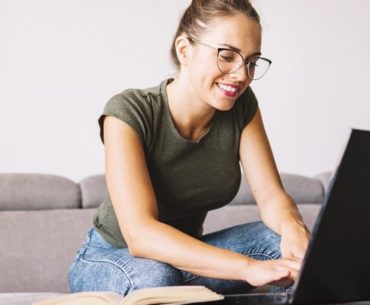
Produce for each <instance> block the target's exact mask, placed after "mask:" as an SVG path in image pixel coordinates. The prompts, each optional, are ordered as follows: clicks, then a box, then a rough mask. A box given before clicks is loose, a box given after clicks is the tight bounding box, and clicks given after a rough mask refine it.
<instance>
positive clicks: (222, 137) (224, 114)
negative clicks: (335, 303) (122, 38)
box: [69, 0, 309, 295]
mask: <svg viewBox="0 0 370 305" xmlns="http://www.w3.org/2000/svg"><path fill="white" fill-rule="evenodd" d="M171 54H172V58H173V61H174V63H175V64H176V66H177V68H178V69H177V70H178V73H177V75H176V77H174V78H173V79H168V80H164V81H163V82H162V83H161V84H160V85H159V86H157V87H154V88H149V89H145V90H138V89H131V90H126V91H124V92H123V93H121V94H118V95H116V96H114V97H113V98H112V99H110V101H109V102H108V103H107V105H106V107H105V110H104V113H103V115H102V116H101V117H100V119H99V123H100V127H101V137H102V140H103V142H104V144H105V154H106V179H107V186H108V193H109V194H108V195H107V197H106V199H105V201H104V203H103V204H102V206H101V207H100V208H99V210H98V212H97V214H96V217H95V219H94V224H95V226H94V228H93V229H91V230H90V231H89V233H88V235H87V239H86V241H85V243H84V245H83V246H82V248H81V250H80V251H79V253H78V255H77V257H76V259H75V261H74V263H73V265H72V267H71V269H70V273H69V284H70V288H71V290H72V291H74V292H75V291H86V290H98V291H99V290H101V291H102V290H111V291H116V292H118V293H120V294H122V295H126V294H127V293H129V292H131V291H133V290H135V289H139V288H144V287H155V286H165V285H184V284H186V285H205V286H207V287H209V288H211V289H212V290H214V291H217V292H219V293H238V292H246V291H250V290H252V288H254V287H256V286H262V285H266V284H272V285H280V286H284V285H287V284H289V283H291V282H292V281H294V279H295V278H296V276H297V271H298V270H299V268H300V264H301V260H302V258H303V255H304V252H305V249H306V247H307V243H308V239H309V232H308V230H307V228H306V226H305V225H304V223H303V221H302V217H301V215H300V214H299V212H298V209H297V207H296V205H295V203H294V202H293V201H292V199H291V198H290V197H289V195H288V194H287V193H286V192H285V191H284V190H283V187H282V184H281V181H280V178H279V175H278V172H277V169H276V166H275V163H274V159H273V156H272V152H271V149H270V146H269V143H268V139H267V137H266V134H265V131H264V127H263V123H262V119H261V114H260V111H259V109H258V105H257V101H256V98H255V96H254V94H253V92H252V90H251V89H250V87H249V85H250V83H251V82H252V80H255V79H258V78H260V77H262V76H263V75H264V73H265V72H266V71H267V69H268V67H269V65H270V63H271V62H270V61H269V60H268V59H265V58H262V57H261V25H260V22H259V17H258V14H257V13H256V11H255V10H254V9H253V7H252V6H251V4H250V3H249V1H247V0H227V1H224V0H222V1H221V0H203V1H202V0H193V1H192V3H191V4H190V6H189V7H188V8H187V10H186V11H185V13H184V15H183V17H182V19H181V21H180V24H179V27H178V30H177V32H176V35H175V37H174V41H173V46H172V50H171ZM240 163H241V164H242V167H243V170H244V172H245V175H246V177H247V179H248V182H249V184H250V186H251V189H252V191H253V194H254V196H255V199H256V202H257V204H258V207H259V210H260V213H261V217H262V221H263V222H256V223H249V224H245V225H240V226H236V227H233V228H229V229H225V230H222V231H220V232H216V233H213V234H208V235H204V236H202V232H201V230H202V223H203V220H204V218H205V216H206V214H207V211H209V210H211V209H215V208H218V207H221V206H223V205H225V204H227V203H228V202H229V201H231V199H232V198H233V197H234V196H235V194H236V192H237V190H238V188H239V184H240Z"/></svg>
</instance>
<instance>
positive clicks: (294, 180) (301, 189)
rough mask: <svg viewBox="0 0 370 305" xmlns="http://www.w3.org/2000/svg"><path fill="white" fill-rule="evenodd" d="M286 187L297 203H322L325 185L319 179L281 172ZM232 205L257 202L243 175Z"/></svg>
mask: <svg viewBox="0 0 370 305" xmlns="http://www.w3.org/2000/svg"><path fill="white" fill-rule="evenodd" d="M280 177H281V180H282V183H283V186H284V189H285V190H286V191H287V193H288V194H289V195H290V196H292V198H293V199H294V201H295V202H296V203H322V201H323V199H324V187H323V185H322V183H321V181H320V180H319V179H315V178H308V177H304V176H300V175H295V174H280ZM230 204H231V205H240V204H255V200H254V197H253V194H252V192H251V189H250V187H249V185H248V182H247V179H246V178H245V176H244V175H242V180H241V184H240V189H239V191H238V193H237V194H236V196H235V198H234V199H233V200H232V201H231V202H230Z"/></svg>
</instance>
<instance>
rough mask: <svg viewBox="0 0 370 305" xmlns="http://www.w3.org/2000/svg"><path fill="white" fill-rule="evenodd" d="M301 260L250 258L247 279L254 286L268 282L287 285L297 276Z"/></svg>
mask: <svg viewBox="0 0 370 305" xmlns="http://www.w3.org/2000/svg"><path fill="white" fill-rule="evenodd" d="M300 267H301V262H300V261H298V260H294V259H274V260H264V261H259V260H250V263H249V265H248V267H247V268H246V270H245V280H246V282H248V283H249V284H250V285H252V286H256V287H257V286H264V285H267V284H271V285H276V286H281V287H286V286H289V285H291V284H292V283H293V282H294V280H295V279H296V277H297V274H298V270H299V269H300Z"/></svg>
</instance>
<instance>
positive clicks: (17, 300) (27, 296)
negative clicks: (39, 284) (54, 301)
mask: <svg viewBox="0 0 370 305" xmlns="http://www.w3.org/2000/svg"><path fill="white" fill-rule="evenodd" d="M60 295H61V294H60V293H53V292H44V293H38V292H36V293H32V292H31V293H0V304H1V305H31V304H34V302H39V301H43V300H48V299H51V298H54V297H57V296H60Z"/></svg>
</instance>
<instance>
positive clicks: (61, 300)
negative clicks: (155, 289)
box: [32, 291, 123, 305]
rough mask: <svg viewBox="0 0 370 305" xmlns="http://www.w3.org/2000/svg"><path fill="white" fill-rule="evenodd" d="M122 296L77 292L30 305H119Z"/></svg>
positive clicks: (106, 293)
mask: <svg viewBox="0 0 370 305" xmlns="http://www.w3.org/2000/svg"><path fill="white" fill-rule="evenodd" d="M122 299H123V296H121V295H120V294H118V293H115V292H93V291H92V292H78V293H71V294H65V295H61V296H57V297H54V298H51V299H47V300H44V301H39V302H36V303H33V304H32V305H119V304H121V302H122Z"/></svg>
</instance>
